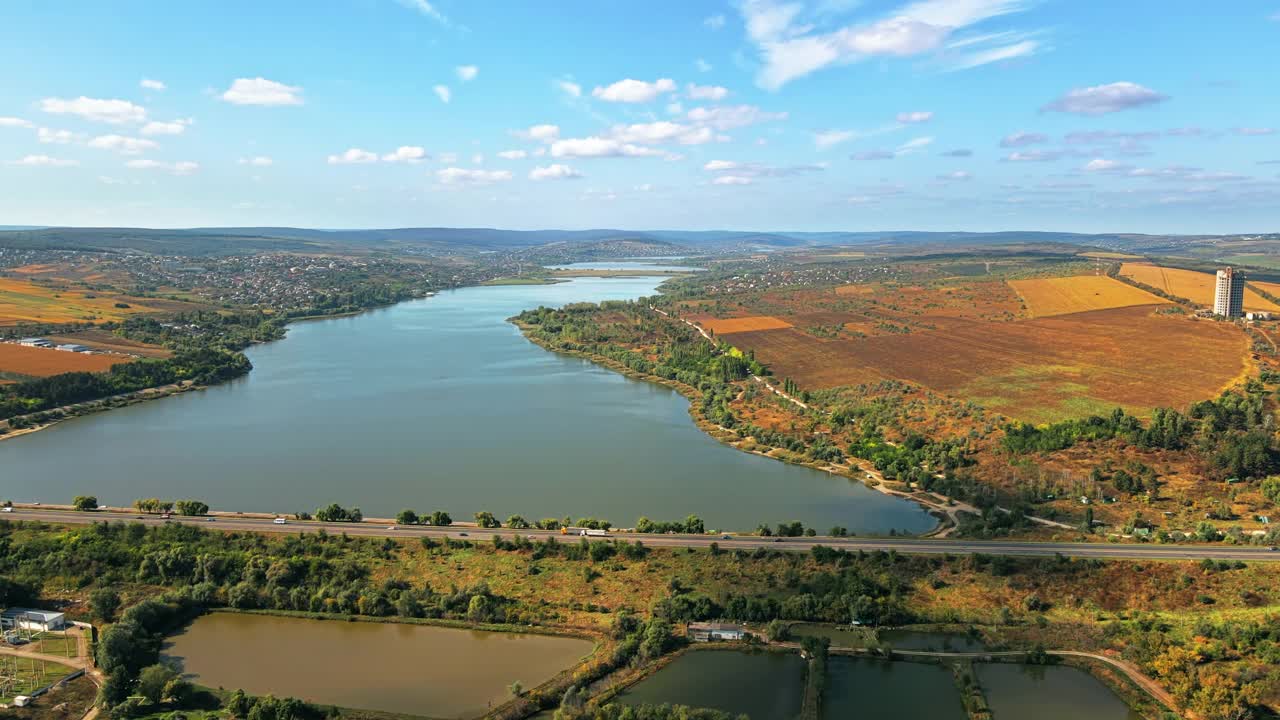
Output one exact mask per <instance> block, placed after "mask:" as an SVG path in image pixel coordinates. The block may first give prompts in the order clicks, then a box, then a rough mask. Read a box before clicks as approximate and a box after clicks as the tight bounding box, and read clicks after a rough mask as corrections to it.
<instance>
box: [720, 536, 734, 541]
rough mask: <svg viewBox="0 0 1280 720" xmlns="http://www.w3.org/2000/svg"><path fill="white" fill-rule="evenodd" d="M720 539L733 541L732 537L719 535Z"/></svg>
mask: <svg viewBox="0 0 1280 720" xmlns="http://www.w3.org/2000/svg"><path fill="white" fill-rule="evenodd" d="M720 539H721V540H732V539H733V536H732V535H721V536H720Z"/></svg>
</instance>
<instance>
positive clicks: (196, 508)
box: [174, 500, 209, 516]
mask: <svg viewBox="0 0 1280 720" xmlns="http://www.w3.org/2000/svg"><path fill="white" fill-rule="evenodd" d="M174 506H175V507H177V508H178V514H179V515H187V516H195V515H208V514H209V505H208V504H207V503H204V502H202V501H200V500H179V501H178V502H176V503H174Z"/></svg>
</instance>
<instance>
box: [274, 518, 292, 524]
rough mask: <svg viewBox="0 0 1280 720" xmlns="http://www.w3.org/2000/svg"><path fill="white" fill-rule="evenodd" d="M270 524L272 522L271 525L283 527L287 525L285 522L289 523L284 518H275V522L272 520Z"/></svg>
mask: <svg viewBox="0 0 1280 720" xmlns="http://www.w3.org/2000/svg"><path fill="white" fill-rule="evenodd" d="M271 522H273V523H275V524H277V525H284V524H285V523H287V522H289V521H288V520H285V519H284V518H276V519H275V520H272V521H271Z"/></svg>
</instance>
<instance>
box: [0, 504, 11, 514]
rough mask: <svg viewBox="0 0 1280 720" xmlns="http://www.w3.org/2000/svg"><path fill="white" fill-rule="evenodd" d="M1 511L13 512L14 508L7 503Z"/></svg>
mask: <svg viewBox="0 0 1280 720" xmlns="http://www.w3.org/2000/svg"><path fill="white" fill-rule="evenodd" d="M0 512H13V508H11V507H9V506H7V505H6V506H5V507H2V508H0Z"/></svg>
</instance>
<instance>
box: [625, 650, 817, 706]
mask: <svg viewBox="0 0 1280 720" xmlns="http://www.w3.org/2000/svg"><path fill="white" fill-rule="evenodd" d="M804 673H805V661H804V660H801V659H800V656H799V655H797V654H794V653H769V652H762V653H745V652H737V651H732V650H705V651H698V652H690V653H686V654H684V655H681V656H680V657H678V658H676V659H675V660H673V661H672V662H671V664H669V665H667V666H666V667H664V668H662V669H661V670H659V671H658V672H656V673H654V674H653V675H651V676H649V677H647V678H645V679H644V680H641V681H640V682H639V683H636V684H635V685H633V686H631V687H630V688H628V689H627V690H626V691H625V692H624V693H623V694H622V695H620V696H618V697H617V698H615V699H614V702H617V703H622V704H625V705H662V704H671V705H689V706H691V707H707V708H715V709H716V710H723V711H724V712H728V713H733V714H735V715H737V714H742V713H745V714H748V715H750V716H751V720H791V719H792V718H794V717H795V715H796V713H798V712H800V702H801V700H802V698H803V696H804Z"/></svg>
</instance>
